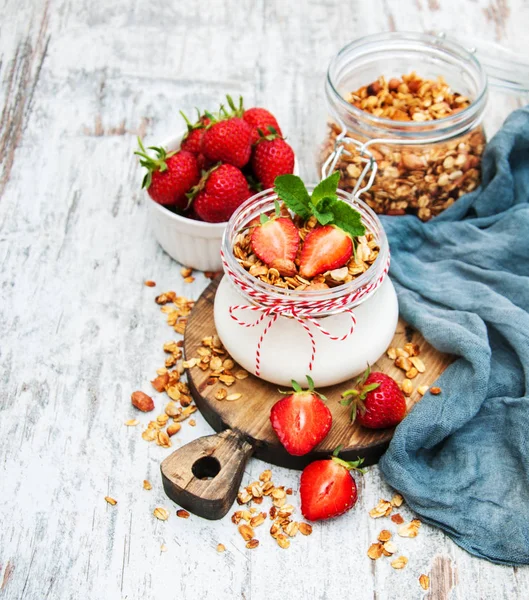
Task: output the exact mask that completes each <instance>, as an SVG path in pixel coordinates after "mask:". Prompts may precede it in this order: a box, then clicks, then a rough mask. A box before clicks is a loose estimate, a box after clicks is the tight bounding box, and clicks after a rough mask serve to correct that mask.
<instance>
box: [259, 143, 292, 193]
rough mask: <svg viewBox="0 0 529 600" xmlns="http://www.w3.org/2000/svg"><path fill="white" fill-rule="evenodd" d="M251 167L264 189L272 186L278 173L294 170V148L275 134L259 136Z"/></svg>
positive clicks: (288, 172)
mask: <svg viewBox="0 0 529 600" xmlns="http://www.w3.org/2000/svg"><path fill="white" fill-rule="evenodd" d="M252 169H253V172H254V173H255V176H256V177H257V179H258V180H259V181H260V182H261V183H262V184H263V188H264V189H265V190H267V189H269V188H273V187H274V181H275V178H276V177H277V176H278V175H289V174H291V173H293V172H294V150H292V148H291V147H290V146H289V145H288V144H287V143H286V142H285V140H284V139H283V138H282V137H279V136H278V135H276V134H270V135H267V136H264V137H261V138H260V139H259V141H258V142H257V143H256V145H255V148H254V150H253V154H252Z"/></svg>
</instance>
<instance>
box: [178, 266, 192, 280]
mask: <svg viewBox="0 0 529 600" xmlns="http://www.w3.org/2000/svg"><path fill="white" fill-rule="evenodd" d="M192 272H193V269H191V267H182V268H181V269H180V275H182V277H183V278H184V279H185V278H186V277H189V276H190V275H191V273H192Z"/></svg>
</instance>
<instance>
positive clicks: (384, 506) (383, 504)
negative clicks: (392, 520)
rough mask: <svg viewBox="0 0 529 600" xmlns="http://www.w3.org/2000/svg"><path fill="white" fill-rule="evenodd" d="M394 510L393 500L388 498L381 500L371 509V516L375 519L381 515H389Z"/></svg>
mask: <svg viewBox="0 0 529 600" xmlns="http://www.w3.org/2000/svg"><path fill="white" fill-rule="evenodd" d="M392 510H393V507H392V506H391V502H388V501H387V500H380V501H379V502H378V504H377V505H376V506H375V508H373V509H371V510H370V511H369V516H370V517H372V518H373V519H379V518H380V517H387V516H388V515H389V514H390V512H391V511H392Z"/></svg>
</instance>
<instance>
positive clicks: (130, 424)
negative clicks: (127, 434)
mask: <svg viewBox="0 0 529 600" xmlns="http://www.w3.org/2000/svg"><path fill="white" fill-rule="evenodd" d="M139 423H140V422H139V421H138V419H129V420H128V421H125V425H126V426H127V427H136V425H139Z"/></svg>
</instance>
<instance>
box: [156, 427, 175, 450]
mask: <svg viewBox="0 0 529 600" xmlns="http://www.w3.org/2000/svg"><path fill="white" fill-rule="evenodd" d="M156 443H157V444H158V446H161V447H162V448H170V447H171V445H172V444H171V440H170V439H169V435H168V434H167V433H166V432H165V431H157V432H156Z"/></svg>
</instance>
